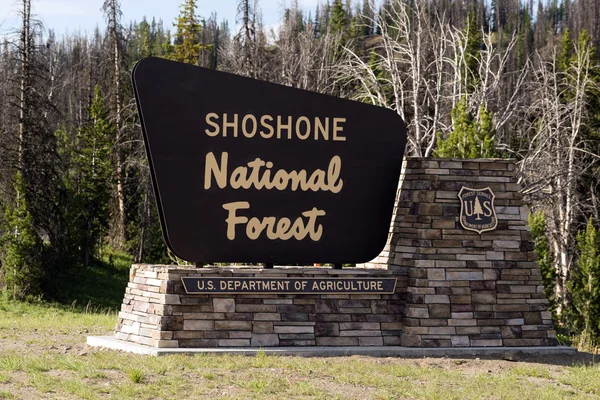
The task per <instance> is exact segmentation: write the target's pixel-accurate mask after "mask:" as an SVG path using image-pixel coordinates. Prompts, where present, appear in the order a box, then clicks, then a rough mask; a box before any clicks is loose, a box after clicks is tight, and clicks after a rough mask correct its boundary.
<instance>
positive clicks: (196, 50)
mask: <svg viewBox="0 0 600 400" xmlns="http://www.w3.org/2000/svg"><path fill="white" fill-rule="evenodd" d="M180 8H181V12H180V13H179V17H178V18H177V23H176V24H175V26H176V27H177V32H176V34H175V45H174V49H173V54H172V55H171V59H173V60H175V61H179V62H182V63H186V64H193V65H196V64H197V63H198V58H199V56H200V50H201V46H200V34H201V30H202V25H201V22H200V20H199V19H198V17H197V16H196V0H185V1H184V2H183V4H182V5H181V6H180Z"/></svg>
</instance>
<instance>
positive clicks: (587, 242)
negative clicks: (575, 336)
mask: <svg viewBox="0 0 600 400" xmlns="http://www.w3.org/2000/svg"><path fill="white" fill-rule="evenodd" d="M577 250H578V251H579V259H578V260H577V268H576V270H575V271H574V273H572V274H571V279H570V281H569V289H570V291H571V296H572V297H571V301H572V304H573V314H574V315H573V317H574V320H575V321H573V322H574V325H575V326H576V327H577V328H578V331H579V332H582V333H583V336H584V338H592V339H595V338H598V337H600V232H598V231H597V230H596V227H595V226H594V224H593V221H592V220H591V219H590V220H589V221H588V224H587V226H586V229H585V231H580V232H579V233H578V234H577Z"/></svg>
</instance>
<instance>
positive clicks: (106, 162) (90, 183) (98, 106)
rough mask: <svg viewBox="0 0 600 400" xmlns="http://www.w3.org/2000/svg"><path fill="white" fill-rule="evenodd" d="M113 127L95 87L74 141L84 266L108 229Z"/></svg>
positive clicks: (98, 88) (87, 263) (97, 88)
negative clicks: (83, 120)
mask: <svg viewBox="0 0 600 400" xmlns="http://www.w3.org/2000/svg"><path fill="white" fill-rule="evenodd" d="M113 133H114V126H113V125H112V124H111V123H110V122H109V120H108V115H107V112H106V110H105V108H104V101H103V99H102V93H101V92H100V87H99V86H98V85H96V87H95V90H94V98H93V100H92V104H91V106H90V109H89V122H88V124H87V125H86V126H84V127H83V128H82V129H81V131H80V133H79V136H78V138H77V140H78V146H77V147H78V149H77V151H76V162H75V165H76V168H77V170H78V171H80V174H81V175H80V178H79V179H80V181H79V185H78V191H77V195H76V198H77V204H78V206H79V207H78V208H79V213H78V222H79V229H80V235H79V236H80V240H81V243H80V248H81V252H82V261H83V263H84V265H85V266H86V267H87V266H88V265H89V263H90V260H91V258H92V257H93V256H94V250H95V249H96V247H97V245H98V243H99V241H100V239H101V237H102V235H103V234H104V232H105V230H106V228H107V227H108V216H109V214H108V207H107V204H108V202H109V200H110V176H111V164H110V150H111V148H112V143H111V139H110V138H111V136H112V135H113Z"/></svg>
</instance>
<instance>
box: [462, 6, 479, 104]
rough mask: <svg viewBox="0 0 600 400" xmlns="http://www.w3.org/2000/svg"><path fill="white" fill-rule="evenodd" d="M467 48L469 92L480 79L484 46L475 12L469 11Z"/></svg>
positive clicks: (466, 74)
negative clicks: (481, 53) (481, 56)
mask: <svg viewBox="0 0 600 400" xmlns="http://www.w3.org/2000/svg"><path fill="white" fill-rule="evenodd" d="M465 36H466V48H465V67H466V71H465V74H464V76H465V82H464V84H465V88H466V90H467V92H468V93H471V92H472V91H473V89H474V88H475V86H476V85H477V82H478V81H479V62H480V55H479V53H480V51H481V47H482V46H483V38H482V36H481V30H480V27H479V25H478V24H477V19H476V18H475V15H474V14H473V12H469V14H468V15H467V26H466V32H465Z"/></svg>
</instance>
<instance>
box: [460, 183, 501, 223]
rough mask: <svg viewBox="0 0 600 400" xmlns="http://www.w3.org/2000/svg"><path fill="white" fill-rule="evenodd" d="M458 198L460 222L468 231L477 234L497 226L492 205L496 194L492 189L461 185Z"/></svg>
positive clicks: (496, 218)
mask: <svg viewBox="0 0 600 400" xmlns="http://www.w3.org/2000/svg"><path fill="white" fill-rule="evenodd" d="M458 197H459V198H460V224H461V225H462V227H463V228H465V229H466V230H469V231H475V232H477V233H479V234H481V233H483V232H487V231H493V230H494V229H496V227H497V226H498V217H497V216H496V209H495V207H494V199H495V198H496V196H495V195H494V192H492V189H490V188H489V187H486V188H484V189H472V188H468V187H465V186H463V187H462V188H461V189H460V192H459V193H458Z"/></svg>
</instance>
